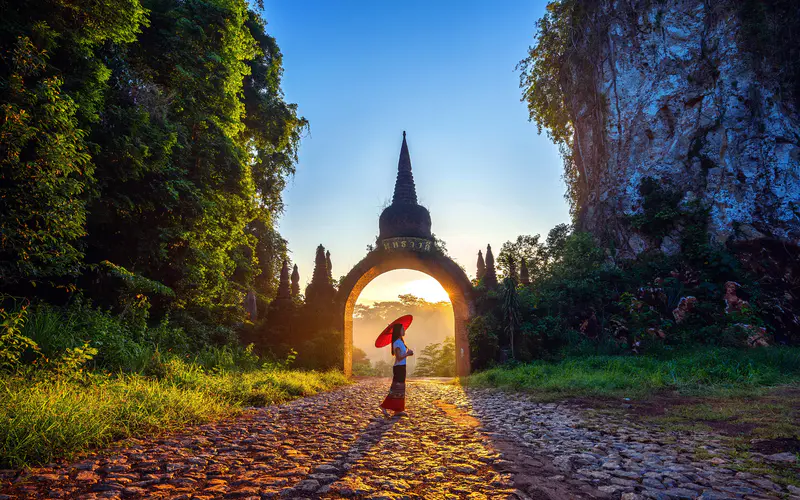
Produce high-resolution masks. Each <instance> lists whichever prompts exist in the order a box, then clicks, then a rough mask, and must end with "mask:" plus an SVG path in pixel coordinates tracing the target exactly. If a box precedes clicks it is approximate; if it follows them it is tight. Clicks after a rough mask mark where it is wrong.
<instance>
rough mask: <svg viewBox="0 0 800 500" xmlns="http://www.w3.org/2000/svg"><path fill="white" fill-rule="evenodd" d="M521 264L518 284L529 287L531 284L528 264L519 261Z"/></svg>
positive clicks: (523, 260)
mask: <svg viewBox="0 0 800 500" xmlns="http://www.w3.org/2000/svg"><path fill="white" fill-rule="evenodd" d="M521 260H522V264H521V266H520V269H519V282H520V283H522V284H523V285H530V284H531V277H530V274H528V264H527V263H526V262H525V259H524V258H523V259H521Z"/></svg>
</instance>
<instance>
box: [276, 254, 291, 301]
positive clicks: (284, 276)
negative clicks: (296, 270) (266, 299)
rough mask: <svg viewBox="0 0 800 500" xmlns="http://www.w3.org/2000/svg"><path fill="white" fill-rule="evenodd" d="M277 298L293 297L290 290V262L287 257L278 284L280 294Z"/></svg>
mask: <svg viewBox="0 0 800 500" xmlns="http://www.w3.org/2000/svg"><path fill="white" fill-rule="evenodd" d="M275 298H276V299H277V300H280V299H289V298H291V295H290V290H289V263H288V262H286V259H284V260H283V267H282V268H281V281H280V283H279V284H278V295H277V296H276V297H275Z"/></svg>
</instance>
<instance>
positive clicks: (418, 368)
mask: <svg viewBox="0 0 800 500" xmlns="http://www.w3.org/2000/svg"><path fill="white" fill-rule="evenodd" d="M352 314H353V317H352V320H353V375H356V376H391V366H392V364H393V361H394V360H393V358H392V355H391V350H390V348H389V347H384V348H380V349H379V348H376V347H375V345H374V342H375V337H376V336H377V334H378V333H379V332H380V331H381V330H383V328H384V327H385V326H386V324H387V323H389V322H390V321H392V320H394V319H395V318H397V317H399V316H402V315H404V314H412V315H413V316H414V323H413V324H412V325H411V328H409V331H408V334H407V337H406V344H407V345H408V346H409V348H411V349H413V350H414V352H415V356H412V357H410V358H408V373H409V376H411V377H416V376H425V377H429V376H434V377H448V376H449V377H452V376H454V375H455V374H456V371H455V370H456V353H455V317H454V311H453V306H452V304H451V302H450V297H449V295H448V293H447V291H446V290H445V289H444V288H443V287H442V285H441V284H440V283H439V282H438V281H436V280H435V279H434V278H432V277H430V276H428V275H427V274H425V273H422V272H420V271H413V270H407V269H400V270H393V271H388V272H385V273H383V274H381V275H379V276H377V277H376V278H375V279H373V280H372V281H370V282H369V283H368V284H367V285H366V286H365V287H364V289H363V290H362V291H361V293H360V294H359V295H358V297H357V298H356V301H355V306H354V308H353V313H352Z"/></svg>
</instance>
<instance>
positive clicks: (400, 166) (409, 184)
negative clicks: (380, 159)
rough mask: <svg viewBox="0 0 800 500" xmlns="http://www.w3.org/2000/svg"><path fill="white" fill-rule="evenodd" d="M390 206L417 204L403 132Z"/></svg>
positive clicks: (409, 156) (409, 157) (409, 158)
mask: <svg viewBox="0 0 800 500" xmlns="http://www.w3.org/2000/svg"><path fill="white" fill-rule="evenodd" d="M392 204H393V205H416V204H417V190H416V188H415V187H414V175H413V174H412V173H411V155H410V154H408V144H407V143H406V132H405V131H403V145H402V146H401V147H400V160H399V161H398V162H397V181H395V184H394V197H393V198H392Z"/></svg>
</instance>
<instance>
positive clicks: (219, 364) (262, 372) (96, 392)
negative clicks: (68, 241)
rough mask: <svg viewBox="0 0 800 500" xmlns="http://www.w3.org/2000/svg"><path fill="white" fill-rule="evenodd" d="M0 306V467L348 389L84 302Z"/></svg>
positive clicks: (329, 378) (334, 375)
mask: <svg viewBox="0 0 800 500" xmlns="http://www.w3.org/2000/svg"><path fill="white" fill-rule="evenodd" d="M0 298H1V297H0ZM2 305H3V303H2V301H1V300H0V319H2V321H0V468H3V467H22V466H26V465H35V464H41V463H46V462H49V461H52V460H54V459H59V458H70V457H72V456H74V455H75V454H76V453H80V452H82V451H85V450H88V449H90V448H93V447H99V446H103V445H106V444H108V443H109V442H111V441H113V440H116V439H120V438H125V437H129V436H137V435H149V434H153V433H161V432H168V431H172V430H176V429H180V428H182V427H184V426H185V425H187V424H196V423H202V422H209V421H211V420H214V419H218V418H222V417H225V416H230V415H234V414H236V413H238V412H240V411H241V409H242V408H243V407H245V406H257V405H268V404H272V403H279V402H282V401H286V400H288V399H291V398H294V397H299V396H308V395H312V394H316V393H317V392H319V391H323V390H327V389H330V388H333V387H336V386H339V385H343V384H345V383H347V382H348V380H347V378H346V377H345V376H344V375H343V374H342V373H341V372H325V373H320V372H316V371H309V372H300V371H296V370H289V369H288V368H287V367H288V364H289V362H290V361H291V359H287V360H285V361H275V360H271V359H261V358H259V357H258V356H256V355H255V354H253V352H252V348H251V347H243V346H241V345H238V344H234V343H230V344H223V345H209V344H207V343H204V342H201V341H197V340H193V341H190V340H189V337H188V336H187V335H186V334H185V332H184V331H183V329H182V328H179V327H175V326H172V325H169V324H168V323H167V322H164V323H162V324H160V325H156V326H150V325H148V324H147V323H146V322H144V321H139V322H138V323H137V322H130V321H127V320H126V319H125V318H122V317H120V316H114V315H112V314H111V313H110V312H108V311H102V310H99V309H95V308H92V307H91V305H89V304H84V303H81V302H76V303H75V304H72V305H71V306H68V307H65V308H55V307H52V306H49V305H46V304H39V305H36V306H34V307H33V308H30V309H28V308H27V307H24V306H18V307H16V308H12V309H10V310H8V311H7V310H5V309H4V308H3V307H2Z"/></svg>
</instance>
